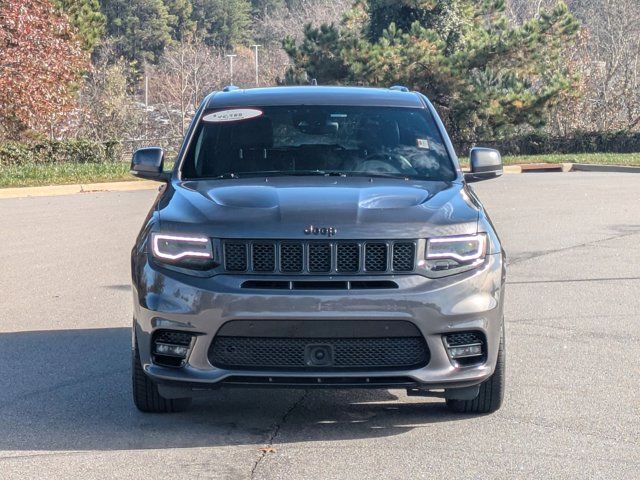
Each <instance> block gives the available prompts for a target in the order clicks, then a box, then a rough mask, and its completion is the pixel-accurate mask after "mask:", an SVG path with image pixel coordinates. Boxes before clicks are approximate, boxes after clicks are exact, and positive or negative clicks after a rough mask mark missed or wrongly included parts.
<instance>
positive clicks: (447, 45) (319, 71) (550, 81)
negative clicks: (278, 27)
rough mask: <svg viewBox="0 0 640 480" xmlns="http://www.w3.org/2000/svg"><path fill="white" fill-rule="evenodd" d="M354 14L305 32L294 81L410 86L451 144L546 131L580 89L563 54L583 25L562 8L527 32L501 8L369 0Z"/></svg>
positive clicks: (295, 52) (499, 4)
mask: <svg viewBox="0 0 640 480" xmlns="http://www.w3.org/2000/svg"><path fill="white" fill-rule="evenodd" d="M355 9H356V10H355V11H354V12H352V13H351V14H350V15H349V16H348V17H347V18H346V19H345V21H344V22H343V24H342V25H341V26H335V25H322V26H321V27H319V28H311V27H310V26H309V27H307V28H306V29H305V36H304V39H303V41H302V42H301V44H300V45H297V44H296V43H295V42H294V41H293V40H292V39H291V38H289V39H286V40H285V42H284V48H285V50H286V52H287V53H288V54H289V56H290V58H291V59H292V61H293V63H294V66H293V67H292V69H291V70H290V71H289V72H288V74H287V81H288V82H301V81H304V79H305V78H306V77H313V76H315V77H316V78H318V81H319V82H321V83H349V84H354V83H355V84H368V85H378V86H390V85H394V84H402V85H406V86H407V87H409V88H412V89H415V90H419V91H421V92H423V93H425V94H426V95H427V96H429V97H430V98H431V100H432V101H433V102H434V103H435V104H436V106H437V107H438V109H439V112H440V114H441V115H442V116H443V118H444V120H445V123H447V126H448V128H449V131H450V132H451V133H452V136H453V137H454V140H464V141H475V140H478V139H491V138H492V137H495V138H500V137H503V136H507V135H511V134H513V133H514V132H516V131H518V130H519V129H522V128H529V129H531V128H537V127H540V126H541V125H542V124H543V123H544V120H545V118H546V116H545V115H546V112H547V111H548V109H549V108H550V107H551V106H552V105H553V104H554V102H556V101H557V100H558V98H559V97H560V95H561V94H562V93H564V92H567V91H569V90H570V89H571V87H572V82H573V81H574V80H575V79H574V78H573V77H572V75H571V73H570V72H569V71H568V70H567V68H566V66H565V62H563V54H564V52H565V48H566V46H567V45H569V44H570V43H571V42H572V40H573V38H574V37H575V34H576V32H577V31H578V29H579V24H578V22H577V21H576V20H575V18H574V17H573V16H572V15H571V13H570V12H569V10H568V8H567V6H566V5H565V4H564V3H558V5H557V6H556V7H555V8H554V9H553V10H551V11H545V12H543V13H542V14H541V15H540V16H539V18H536V19H532V20H529V21H528V22H526V23H524V24H523V25H520V26H513V25H512V24H510V23H509V22H508V21H507V17H506V15H505V13H504V1H503V0H491V1H489V0H486V1H484V2H479V1H475V0H431V1H419V0H402V1H399V2H388V1H385V0H369V1H368V2H359V3H358V4H356V7H355ZM353 18H364V21H363V22H353V21H351V20H352V19H353ZM387 22H388V23H387ZM385 24H386V26H384V27H383V25H385Z"/></svg>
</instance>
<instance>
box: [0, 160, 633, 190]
mask: <svg viewBox="0 0 640 480" xmlns="http://www.w3.org/2000/svg"><path fill="white" fill-rule="evenodd" d="M541 165H554V164H522V165H505V166H504V167H503V172H504V173H509V174H511V173H523V172H526V171H531V172H534V171H536V168H535V167H536V166H537V167H540V166H541ZM555 165H562V171H563V172H572V171H581V172H620V173H640V167H629V166H622V165H591V164H588V163H562V164H555ZM462 170H463V171H464V172H468V171H469V168H468V167H465V168H463V169H462ZM538 171H544V168H540V170H538ZM159 187H160V184H159V183H158V182H152V181H149V180H143V181H141V180H135V181H131V182H105V183H82V184H80V183H79V184H73V185H49V186H44V187H17V188H0V199H3V198H23V197H57V196H60V195H74V194H77V193H90V192H132V191H136V190H152V189H157V188H159Z"/></svg>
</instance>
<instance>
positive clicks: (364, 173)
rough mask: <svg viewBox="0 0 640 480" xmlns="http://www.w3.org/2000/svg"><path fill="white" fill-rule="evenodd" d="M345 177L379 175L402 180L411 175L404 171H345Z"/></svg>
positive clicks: (407, 178)
mask: <svg viewBox="0 0 640 480" xmlns="http://www.w3.org/2000/svg"><path fill="white" fill-rule="evenodd" d="M344 176H345V177H347V176H348V177H380V178H399V179H402V180H409V179H411V178H416V177H412V176H411V175H405V174H404V173H391V172H345V173H344Z"/></svg>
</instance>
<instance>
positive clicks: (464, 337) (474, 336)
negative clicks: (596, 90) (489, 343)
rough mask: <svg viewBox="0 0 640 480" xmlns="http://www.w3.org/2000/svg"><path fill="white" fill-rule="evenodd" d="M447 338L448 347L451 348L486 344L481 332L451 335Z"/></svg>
mask: <svg viewBox="0 0 640 480" xmlns="http://www.w3.org/2000/svg"><path fill="white" fill-rule="evenodd" d="M446 338H447V345H449V346H450V347H457V346H459V345H472V344H476V343H481V344H483V343H484V336H483V335H482V334H481V333H479V332H462V333H450V334H449V335H447V336H446Z"/></svg>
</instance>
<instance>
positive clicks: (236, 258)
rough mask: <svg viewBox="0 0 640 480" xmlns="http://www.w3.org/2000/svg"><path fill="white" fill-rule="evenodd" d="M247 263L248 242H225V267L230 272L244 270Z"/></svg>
mask: <svg viewBox="0 0 640 480" xmlns="http://www.w3.org/2000/svg"><path fill="white" fill-rule="evenodd" d="M247 264H248V262H247V244H246V243H236V242H225V244H224V267H225V268H226V269H227V270H229V271H230V272H244V271H245V270H246V269H247Z"/></svg>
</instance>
